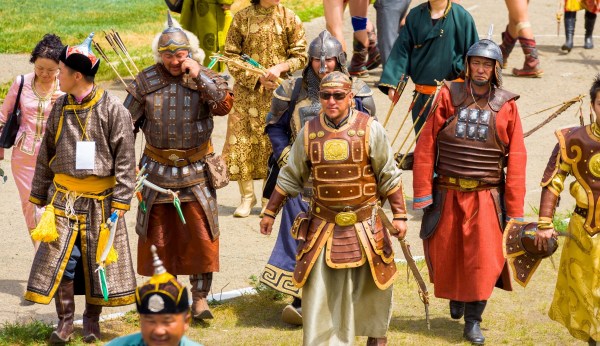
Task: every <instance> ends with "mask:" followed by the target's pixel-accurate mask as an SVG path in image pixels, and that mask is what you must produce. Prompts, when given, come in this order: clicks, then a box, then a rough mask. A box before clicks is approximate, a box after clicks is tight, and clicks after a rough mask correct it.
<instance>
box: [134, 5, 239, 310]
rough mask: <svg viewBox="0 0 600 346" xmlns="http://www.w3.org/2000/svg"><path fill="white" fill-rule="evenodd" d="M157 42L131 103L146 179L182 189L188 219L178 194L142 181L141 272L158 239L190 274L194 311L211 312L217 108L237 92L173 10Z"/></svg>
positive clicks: (171, 263)
mask: <svg viewBox="0 0 600 346" xmlns="http://www.w3.org/2000/svg"><path fill="white" fill-rule="evenodd" d="M153 50H154V53H155V60H156V64H155V65H153V66H150V67H148V68H146V69H144V70H143V71H142V72H140V73H139V74H138V76H137V77H136V79H135V81H134V82H133V83H132V84H131V85H130V86H129V87H128V88H127V91H128V92H129V95H128V96H127V99H126V100H125V106H126V107H127V108H128V109H129V111H130V112H131V114H132V118H133V121H134V123H135V131H136V132H137V131H139V129H140V128H141V129H142V131H143V132H144V136H145V138H146V147H145V149H144V154H143V156H142V159H141V161H140V167H146V172H147V174H148V175H147V178H146V179H147V180H148V181H149V182H151V183H153V184H154V185H157V186H159V187H161V188H164V189H170V190H172V191H175V193H177V194H178V197H179V200H180V201H181V211H182V214H183V218H184V219H185V220H186V222H187V223H186V224H184V223H183V221H182V220H180V217H179V216H178V211H177V210H176V207H175V206H174V205H173V196H172V195H171V194H164V193H161V192H158V191H156V190H154V189H151V188H148V187H147V186H145V187H144V188H143V190H142V197H143V201H144V203H145V204H146V210H143V208H139V209H138V218H137V226H136V232H137V233H138V235H139V236H140V237H139V240H138V273H139V274H140V275H145V276H151V275H152V273H153V268H152V254H151V252H150V246H151V245H152V244H154V245H156V247H157V248H158V254H159V256H160V257H161V258H162V259H163V262H164V264H165V267H166V268H167V270H168V271H169V272H170V273H172V274H174V275H190V283H191V284H192V289H191V292H192V298H193V304H192V314H193V316H194V317H195V318H198V319H204V318H212V314H211V312H210V310H209V307H208V304H207V301H206V297H207V294H208V293H209V291H210V286H211V282H212V273H213V272H215V271H218V270H219V223H218V215H217V200H216V192H215V189H214V188H213V186H212V185H211V184H210V181H209V180H208V167H207V164H206V162H205V158H206V157H207V156H209V155H212V154H213V147H212V144H211V134H212V130H213V116H222V115H226V114H227V113H228V112H229V110H230V109H231V106H232V103H233V94H232V93H231V92H230V91H229V89H228V87H227V83H226V81H225V80H224V79H223V78H222V77H220V76H219V75H218V74H216V73H215V72H213V71H211V70H209V69H207V68H204V67H202V66H201V65H200V63H199V61H202V54H198V53H196V52H197V51H198V45H197V38H195V37H194V36H193V34H191V33H189V32H184V31H183V30H182V29H180V28H179V27H176V26H175V25H174V24H173V22H172V20H171V17H170V16H169V21H168V28H167V29H166V30H164V31H163V32H162V33H161V34H159V35H157V37H156V38H155V40H154V44H153ZM195 59H199V60H195Z"/></svg>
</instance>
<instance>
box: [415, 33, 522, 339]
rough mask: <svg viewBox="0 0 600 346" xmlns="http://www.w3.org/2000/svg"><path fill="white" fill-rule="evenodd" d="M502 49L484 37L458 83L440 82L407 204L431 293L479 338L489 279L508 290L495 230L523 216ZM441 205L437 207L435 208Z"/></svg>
mask: <svg viewBox="0 0 600 346" xmlns="http://www.w3.org/2000/svg"><path fill="white" fill-rule="evenodd" d="M501 66H502V52H501V51H500V48H499V47H498V45H497V44H496V43H494V42H493V41H491V40H489V39H483V40H480V41H479V42H477V43H475V44H473V45H472V46H471V47H470V48H469V50H468V52H467V68H466V71H465V81H464V82H446V83H445V85H444V86H443V87H442V88H441V90H440V93H439V96H438V97H437V99H436V102H435V104H434V106H433V107H434V108H432V112H431V113H430V114H429V117H428V119H427V121H426V124H425V127H424V128H423V132H422V134H421V136H420V138H419V140H418V141H417V146H416V148H415V156H414V171H415V172H419V174H415V176H414V177H413V189H414V209H423V208H425V214H424V215H423V223H422V227H421V238H422V239H424V240H423V247H424V250H425V258H426V260H427V265H428V268H429V276H430V279H431V280H432V282H433V283H434V286H435V296H436V297H439V298H445V299H449V300H450V313H451V316H452V318H454V319H459V318H461V317H463V315H464V319H465V328H464V334H463V335H464V337H465V338H466V339H467V340H469V341H471V342H472V343H475V344H482V343H483V342H484V341H485V338H484V336H483V334H482V333H481V330H480V327H479V323H480V322H481V315H482V313H483V311H484V309H485V305H486V301H487V299H488V298H489V297H490V295H491V294H492V290H493V288H494V286H497V287H500V288H503V289H505V290H511V289H512V287H511V281H510V276H509V275H508V274H509V273H508V266H507V263H506V260H505V258H504V256H503V254H502V230H503V229H504V223H505V222H506V220H507V219H510V218H522V217H523V204H524V197H525V164H526V161H527V154H526V151H525V145H524V142H523V129H522V127H521V121H520V118H519V113H518V110H517V106H516V103H515V100H516V99H517V98H518V97H519V96H518V95H516V94H513V93H511V92H508V91H506V90H504V89H502V80H501V75H502V73H501ZM442 211H443V214H442Z"/></svg>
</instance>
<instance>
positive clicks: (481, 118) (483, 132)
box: [435, 82, 518, 184]
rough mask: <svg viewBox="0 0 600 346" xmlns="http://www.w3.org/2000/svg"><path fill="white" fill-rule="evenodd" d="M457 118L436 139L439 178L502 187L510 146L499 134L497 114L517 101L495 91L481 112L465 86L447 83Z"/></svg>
mask: <svg viewBox="0 0 600 346" xmlns="http://www.w3.org/2000/svg"><path fill="white" fill-rule="evenodd" d="M446 86H448V88H449V89H450V95H451V97H452V105H453V106H454V109H455V114H454V115H453V116H452V117H450V118H449V119H448V121H447V125H446V126H445V127H444V128H443V129H442V130H440V132H439V133H438V136H437V163H436V167H435V171H436V173H437V174H439V175H442V176H447V177H455V178H469V179H474V180H478V181H481V182H484V183H487V184H500V182H501V181H502V179H503V175H504V167H505V165H506V164H505V157H506V154H507V152H508V146H507V144H506V143H503V142H502V141H501V140H500V138H499V137H498V134H497V132H496V114H497V113H498V111H499V110H500V108H501V107H502V105H504V103H506V102H507V101H509V100H512V99H516V98H518V95H515V94H512V93H510V92H508V91H505V90H503V89H498V88H494V89H493V91H492V95H491V97H490V101H489V102H488V104H486V106H485V107H484V108H483V109H479V108H478V107H477V105H476V104H475V103H474V102H473V100H472V98H470V97H468V96H469V95H468V91H467V90H466V88H465V87H466V83H463V82H450V83H448V82H447V83H446Z"/></svg>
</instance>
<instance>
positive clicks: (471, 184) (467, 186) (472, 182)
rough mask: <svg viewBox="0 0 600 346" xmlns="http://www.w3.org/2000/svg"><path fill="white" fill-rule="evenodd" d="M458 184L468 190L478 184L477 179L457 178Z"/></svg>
mask: <svg viewBox="0 0 600 346" xmlns="http://www.w3.org/2000/svg"><path fill="white" fill-rule="evenodd" d="M458 185H459V186H460V188H461V189H465V190H470V189H474V188H476V187H477V186H479V181H477V180H473V179H462V178H458Z"/></svg>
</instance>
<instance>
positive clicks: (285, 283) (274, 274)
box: [259, 264, 302, 298]
mask: <svg viewBox="0 0 600 346" xmlns="http://www.w3.org/2000/svg"><path fill="white" fill-rule="evenodd" d="M267 273H268V274H270V275H266V274H267ZM293 275H294V272H293V271H291V272H290V271H287V270H283V269H281V268H278V267H276V266H274V265H272V264H267V265H265V269H264V270H263V272H262V274H261V275H260V279H259V280H260V282H262V283H263V284H265V285H267V286H269V287H271V288H272V289H274V290H277V291H279V292H282V293H285V294H289V295H291V296H294V297H296V298H302V290H301V289H300V288H297V287H295V286H294V282H293V280H292V277H293Z"/></svg>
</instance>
